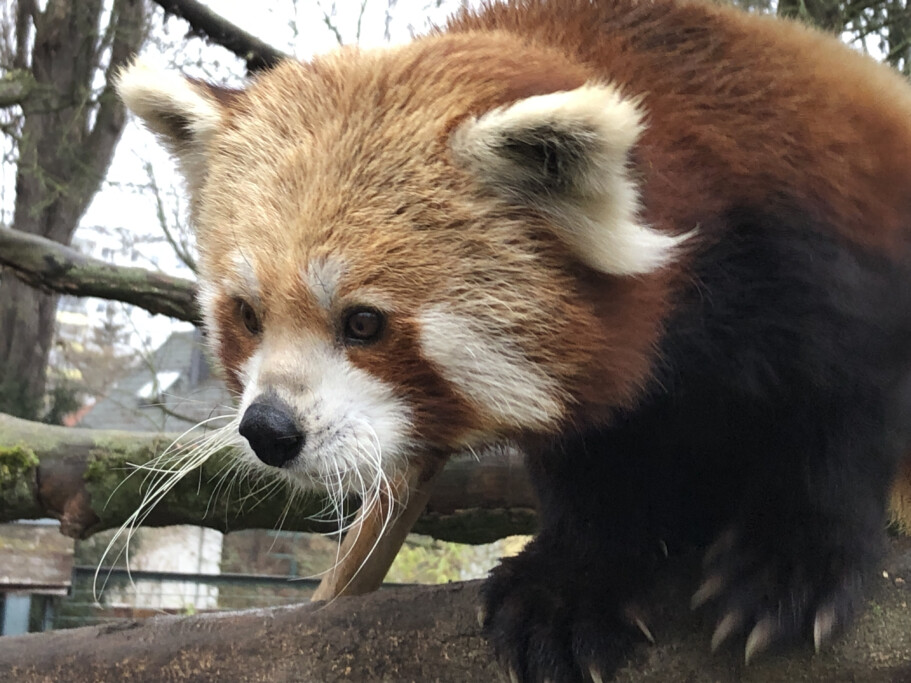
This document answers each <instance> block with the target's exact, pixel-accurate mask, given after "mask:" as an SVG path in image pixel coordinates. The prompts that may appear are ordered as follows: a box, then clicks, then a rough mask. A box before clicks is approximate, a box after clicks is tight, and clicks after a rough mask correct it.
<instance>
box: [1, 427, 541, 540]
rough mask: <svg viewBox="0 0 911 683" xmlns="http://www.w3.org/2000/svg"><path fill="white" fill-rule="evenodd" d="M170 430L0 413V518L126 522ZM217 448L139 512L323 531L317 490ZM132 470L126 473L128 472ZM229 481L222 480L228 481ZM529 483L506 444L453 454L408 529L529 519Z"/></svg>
mask: <svg viewBox="0 0 911 683" xmlns="http://www.w3.org/2000/svg"><path fill="white" fill-rule="evenodd" d="M174 436H175V435H173V434H171V435H167V434H153V433H142V432H121V431H113V430H110V431H109V430H89V429H67V428H64V427H52V426H49V425H44V424H39V423H36V422H28V421H26V420H19V419H16V418H13V417H9V416H8V415H2V414H0V521H11V520H14V519H35V518H40V517H54V518H56V519H59V520H60V521H61V530H62V531H63V533H65V534H67V535H69V536H73V537H75V538H84V537H86V536H89V535H91V534H93V533H96V532H98V531H101V530H104V529H110V528H116V527H119V526H121V525H122V524H123V523H124V522H126V521H127V520H128V519H129V518H130V515H131V514H133V512H134V511H135V510H136V508H137V505H138V504H139V502H140V501H141V500H142V499H143V496H144V493H145V491H147V490H148V486H149V480H146V478H145V477H144V473H143V472H142V471H137V470H136V465H144V464H148V463H150V462H151V461H153V460H154V459H155V458H156V457H157V456H159V455H160V454H161V453H162V452H163V451H164V450H165V448H166V447H167V446H168V445H169V444H170V443H171V442H172V441H173V439H174ZM231 462H234V454H233V453H232V452H231V451H230V449H224V450H222V451H219V452H218V453H216V454H215V455H213V456H212V457H211V458H210V459H209V460H208V461H207V462H206V463H205V465H204V466H203V467H202V468H201V470H199V471H197V472H194V473H192V474H190V475H188V476H187V477H185V478H184V479H183V480H182V481H181V482H180V483H179V484H178V485H177V486H175V488H174V489H173V490H172V491H171V492H170V494H169V495H168V497H167V498H166V499H165V501H164V502H163V503H162V504H161V505H158V506H157V507H155V508H154V509H153V510H152V511H151V512H150V513H149V515H148V517H147V518H146V519H145V521H144V522H143V525H145V526H165V525H169V524H196V525H199V526H206V527H210V528H213V529H219V530H221V531H236V530H239V529H250V528H254V529H272V528H275V527H276V526H277V525H278V524H279V522H280V523H281V527H282V528H283V529H286V530H289V531H315V532H331V531H335V530H336V529H337V527H338V525H337V523H336V522H335V521H319V520H317V519H313V516H314V515H315V514H316V513H317V512H319V511H320V510H322V509H323V504H324V502H325V501H324V499H322V498H321V497H319V496H314V497H312V498H307V499H301V498H300V497H297V498H296V499H295V500H290V499H289V492H288V491H287V490H286V489H283V488H282V487H264V484H265V482H263V481H257V480H255V479H249V478H243V477H241V476H240V475H233V474H232V475H231V476H230V478H229V479H228V480H227V481H226V480H225V479H224V478H222V475H223V474H224V472H225V470H226V467H228V466H229V465H230V463H231ZM131 473H132V476H128V475H130V474H131ZM228 482H230V484H231V485H230V486H229V485H228ZM533 505H534V503H533V500H532V494H531V490H530V487H529V484H528V481H527V478H526V475H525V471H524V468H523V467H522V464H521V457H520V456H519V455H518V454H517V453H515V452H514V451H508V450H504V451H500V452H496V453H492V454H491V455H490V456H489V457H485V458H484V459H482V461H480V462H477V461H475V460H473V459H471V458H468V457H455V458H452V459H451V460H450V461H449V463H448V465H447V467H446V469H445V470H444V472H443V473H442V474H441V475H440V476H439V477H437V480H436V482H435V484H434V487H433V493H432V494H431V496H430V502H429V504H428V506H427V510H425V512H424V514H423V515H422V516H421V517H420V519H419V520H418V522H417V523H416V524H415V526H414V530H415V531H417V532H419V533H423V534H429V535H431V536H434V537H436V538H440V539H443V540H450V541H460V542H464V543H473V542H477V543H483V542H489V541H494V540H496V539H498V538H502V537H503V536H507V535H509V534H517V533H530V532H531V531H532V530H533V529H534V522H535V514H534V511H533V510H532V509H531V508H532V507H533Z"/></svg>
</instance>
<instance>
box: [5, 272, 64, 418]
mask: <svg viewBox="0 0 911 683" xmlns="http://www.w3.org/2000/svg"><path fill="white" fill-rule="evenodd" d="M56 309H57V296H56V295H53V294H44V293H42V292H40V291H38V290H37V289H32V288H31V287H29V286H28V285H27V284H25V283H24V282H21V281H19V280H17V279H16V278H15V277H13V276H12V273H11V272H10V271H7V273H6V274H5V276H4V277H3V279H2V281H0V332H2V334H0V411H3V412H7V413H9V414H11V415H15V416H17V417H25V418H30V417H35V416H37V415H38V414H39V413H40V412H41V401H42V398H43V396H44V384H45V374H46V373H45V368H46V367H47V357H48V352H49V351H50V346H51V339H52V338H53V335H54V312H55V311H56Z"/></svg>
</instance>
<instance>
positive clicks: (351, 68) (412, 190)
mask: <svg viewBox="0 0 911 683" xmlns="http://www.w3.org/2000/svg"><path fill="white" fill-rule="evenodd" d="M504 43H506V44H510V43H519V41H518V39H517V38H515V37H513V36H508V35H498V36H490V35H480V34H477V35H475V34H467V35H453V36H431V37H429V38H426V39H423V40H420V41H417V42H415V43H413V44H411V45H407V46H404V47H401V48H395V49H392V50H389V49H385V50H376V51H363V50H358V49H344V50H341V51H339V52H337V53H334V54H331V55H328V56H326V57H323V58H319V59H317V60H315V61H313V62H312V63H307V64H302V63H297V62H285V63H283V64H281V65H279V66H278V67H277V68H275V69H273V70H271V71H269V72H266V73H264V74H262V75H261V76H260V77H259V78H258V79H257V80H256V81H254V82H253V83H252V84H251V85H250V86H249V87H248V88H247V89H246V90H245V91H244V92H243V93H242V94H241V95H240V96H238V97H237V98H235V99H234V100H232V102H231V103H230V106H229V107H228V109H227V113H226V116H225V125H224V127H223V128H222V129H221V130H220V131H219V133H218V134H217V136H216V138H215V140H214V141H213V143H212V145H211V156H210V158H209V169H208V174H207V180H206V183H205V184H204V186H203V187H202V188H201V190H200V192H198V193H197V197H196V207H195V214H196V215H195V220H196V223H197V228H198V231H199V241H200V247H201V250H202V253H203V259H204V260H206V259H208V260H214V261H218V262H221V261H223V260H224V259H226V258H227V257H228V255H229V254H234V253H236V252H237V251H238V250H240V251H241V252H250V253H249V254H247V257H248V258H250V259H251V261H253V260H255V259H256V258H257V255H260V256H266V257H267V258H265V259H260V260H264V261H268V263H262V264H258V265H257V269H258V270H259V271H260V277H261V278H262V279H263V280H264V282H263V286H264V288H266V289H268V288H269V286H270V285H269V282H268V281H269V279H270V278H271V277H275V278H281V281H283V282H287V281H288V277H289V274H290V273H291V272H292V270H293V272H295V273H297V274H298V275H297V277H298V278H300V269H301V268H302V267H306V265H307V264H309V263H311V262H319V261H321V260H323V261H325V260H327V259H328V262H331V260H332V259H333V258H334V257H336V256H338V255H341V256H342V258H343V260H344V262H345V264H346V272H345V275H346V277H345V278H343V279H344V280H348V281H355V282H358V283H360V284H361V285H364V284H368V285H369V284H370V283H371V282H372V281H374V280H376V279H377V278H378V277H380V272H379V271H382V277H381V279H383V280H384V281H386V283H387V285H390V286H395V285H394V284H393V283H392V280H395V278H390V277H388V276H389V275H390V272H391V271H392V270H393V269H394V264H396V263H397V262H400V260H401V258H407V259H408V274H407V277H408V278H409V281H408V282H402V283H401V284H402V289H403V290H407V291H409V292H413V291H414V290H415V284H416V282H415V281H416V280H417V281H420V280H421V278H422V277H424V276H425V275H426V276H428V277H429V276H431V275H433V274H436V273H438V271H439V263H440V259H441V258H445V256H446V251H447V249H452V250H453V251H454V252H459V251H461V250H463V249H464V244H465V242H464V238H465V236H466V232H465V231H467V230H474V231H477V232H478V234H479V237H480V235H482V234H483V233H484V232H485V231H486V227H485V226H483V225H475V223H477V216H476V213H477V208H476V207H472V206H469V205H468V203H467V202H466V197H469V196H470V192H469V191H468V189H467V183H468V178H467V175H465V174H461V175H460V174H459V173H454V172H453V164H452V161H451V159H450V152H449V148H448V140H449V136H450V134H451V133H452V131H453V130H454V129H455V127H456V126H457V125H458V124H459V122H461V121H462V120H465V119H466V118H467V117H470V116H472V115H476V114H478V113H481V112H484V111H488V110H490V109H492V108H494V107H497V106H501V105H503V104H508V103H510V102H512V101H515V100H518V99H522V98H525V97H529V96H532V95H535V94H543V93H547V92H552V91H556V90H566V89H570V88H575V87H578V86H579V85H581V84H583V83H584V82H585V81H586V78H587V76H588V74H586V73H584V71H583V70H582V69H581V68H580V67H578V66H573V65H569V64H568V63H567V62H566V60H565V58H563V57H561V56H560V55H559V54H556V53H554V52H552V51H551V50H549V49H544V48H537V47H534V46H529V45H523V44H517V45H516V48H515V49H514V50H510V49H507V48H505V47H504ZM520 52H521V56H520V54H519V53H520ZM511 54H514V55H516V56H515V57H510V56H509V55H511ZM429 188H430V189H432V192H433V194H432V195H429V196H428V189H429ZM379 226H381V227H382V229H381V230H379V229H377V228H378V227H379ZM403 237H407V240H405V241H407V245H408V246H407V253H402V252H403V249H405V247H404V246H403V239H402V238H403ZM483 239H484V240H488V239H494V240H497V239H500V238H499V237H497V236H496V235H486V236H485V237H484V238H483ZM424 241H427V243H428V247H429V248H428V249H427V250H426V251H425V252H424V253H425V254H426V261H423V262H422V249H421V244H422V242H424ZM431 242H432V247H431V246H430V243H431ZM507 261H508V259H507ZM337 284H338V286H340V287H343V286H344V285H343V283H342V282H339V283H337ZM401 293H404V291H403V292H392V294H396V295H398V294H401Z"/></svg>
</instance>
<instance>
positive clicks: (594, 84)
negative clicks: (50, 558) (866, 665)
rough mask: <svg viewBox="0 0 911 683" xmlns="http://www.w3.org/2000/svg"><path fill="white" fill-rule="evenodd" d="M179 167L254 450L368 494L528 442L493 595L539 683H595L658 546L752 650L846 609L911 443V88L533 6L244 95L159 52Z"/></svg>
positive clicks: (665, 3) (667, 6) (615, 4)
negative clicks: (519, 545) (510, 540)
mask: <svg viewBox="0 0 911 683" xmlns="http://www.w3.org/2000/svg"><path fill="white" fill-rule="evenodd" d="M120 92H121V94H122V96H123V99H124V100H125V102H126V103H127V105H128V106H129V107H130V108H131V109H132V110H133V111H134V112H135V113H136V114H137V115H138V116H140V117H141V118H142V119H143V120H144V121H145V122H146V124H147V125H148V126H149V127H150V128H151V129H152V130H153V131H155V132H156V133H157V134H158V135H159V136H160V137H161V139H162V140H163V141H164V143H165V144H166V145H167V146H168V147H169V148H170V149H171V150H172V152H173V153H174V155H175V156H176V158H177V159H178V162H179V164H180V165H181V168H182V170H183V172H184V174H185V175H186V179H187V183H188V188H189V192H190V196H191V218H192V221H193V223H194V224H195V226H196V231H197V236H198V243H199V249H200V289H201V304H202V307H203V309H204V311H205V318H206V324H207V327H208V329H209V335H210V338H211V340H212V343H213V345H214V349H215V351H216V352H217V354H218V355H219V356H220V358H221V361H222V363H223V365H224V368H225V371H226V373H227V376H228V379H229V381H230V383H231V384H232V386H233V387H234V388H235V389H236V390H237V391H238V392H239V394H240V396H241V400H240V406H239V413H238V420H237V422H236V424H235V428H236V429H237V430H238V433H239V435H240V436H242V437H243V439H241V441H242V443H243V444H244V452H245V457H247V458H248V459H249V460H250V461H251V462H256V461H261V462H262V463H264V464H265V465H266V466H269V467H271V468H275V469H277V470H278V471H280V472H281V474H282V475H284V476H286V477H288V478H289V479H290V480H292V481H295V482H297V483H299V484H300V485H301V486H303V487H312V486H319V487H337V488H341V489H353V490H358V491H364V490H367V489H371V490H372V489H373V488H375V487H377V486H381V485H382V483H383V481H384V480H385V478H387V477H389V476H390V475H391V474H393V473H395V472H396V471H399V470H400V469H401V468H403V467H405V466H406V465H407V464H408V463H409V462H412V461H415V460H417V459H421V458H439V457H445V455H446V454H448V453H450V452H452V451H454V450H456V449H461V448H465V447H474V446H478V445H483V444H487V443H491V442H495V441H498V440H502V439H511V440H514V441H516V442H517V443H519V444H521V446H522V447H523V448H524V450H525V451H526V452H527V460H528V467H529V471H530V473H531V477H532V479H533V482H534V484H535V487H536V490H537V494H538V496H539V500H540V508H539V509H540V520H541V521H540V532H539V534H538V535H537V537H536V538H535V540H534V541H533V542H532V543H531V544H530V545H529V547H528V548H527V549H526V550H525V551H524V552H523V553H522V554H520V555H519V556H517V557H515V558H511V559H508V560H506V561H504V562H503V563H502V564H501V566H500V567H498V568H497V569H496V570H495V571H494V572H493V573H492V575H491V577H490V579H489V580H488V582H487V584H486V589H485V592H484V596H485V597H484V599H485V608H484V613H485V615H486V616H485V633H486V634H487V636H488V638H489V639H490V641H491V642H492V644H493V647H494V649H495V651H496V653H497V655H498V656H499V657H500V658H501V660H502V662H503V663H504V665H505V666H506V667H507V668H508V669H509V670H510V671H511V672H512V673H513V674H514V675H515V676H516V677H517V678H518V679H520V680H523V681H538V680H560V681H568V680H596V681H599V680H602V677H604V676H607V675H608V674H609V673H610V672H611V671H613V670H614V669H615V668H616V667H617V666H618V665H619V664H620V663H622V662H623V661H624V658H625V657H626V656H627V654H628V652H629V650H630V648H631V646H632V645H633V644H634V643H635V642H636V641H637V640H641V639H642V638H643V636H645V637H649V638H650V637H651V635H650V632H649V629H648V626H647V619H646V617H647V597H648V589H649V586H650V583H651V581H652V576H653V569H654V559H653V558H654V555H655V551H656V549H658V547H659V545H663V546H669V547H671V548H673V547H676V546H681V545H684V544H689V543H705V544H706V547H708V551H707V554H706V562H705V577H704V581H703V583H702V584H701V586H699V587H698V589H697V590H696V593H695V595H694V599H693V601H694V604H695V605H698V606H704V607H708V608H711V609H712V610H714V612H715V614H716V615H717V622H716V623H717V626H716V629H715V631H714V634H713V637H712V646H713V647H718V646H720V645H721V644H722V643H725V642H735V641H739V642H741V643H742V646H743V647H744V651H745V655H746V659H747V660H749V659H750V658H751V657H753V656H754V655H755V654H757V653H759V652H761V651H763V650H765V649H767V648H769V647H771V646H777V645H787V644H792V643H796V642H800V641H801V640H803V639H809V640H811V641H812V642H814V643H815V645H816V647H817V648H818V647H820V646H821V645H823V644H824V643H826V642H827V641H829V640H830V639H831V638H832V637H833V635H834V634H836V633H837V632H839V631H840V630H841V629H843V628H844V627H845V625H846V624H848V623H849V621H850V618H851V615H852V614H853V613H854V612H855V611H856V609H857V608H858V605H859V601H860V599H861V596H862V590H861V588H862V586H863V582H864V578H865V577H867V576H868V575H869V573H870V571H871V569H872V568H873V566H874V564H875V562H876V560H877V558H878V553H879V550H880V545H881V539H882V531H883V526H884V521H885V514H886V506H887V502H888V496H889V490H890V486H891V485H892V482H893V481H894V480H895V478H896V476H897V472H898V469H899V467H900V465H901V462H902V456H903V454H905V453H908V452H909V450H911V448H909V447H911V443H909V442H911V434H909V428H911V423H909V419H908V418H909V416H911V87H909V86H908V84H907V83H906V82H904V81H903V80H902V79H901V78H900V77H899V76H898V75H896V74H894V73H892V72H890V71H889V70H888V69H886V68H885V67H882V66H879V65H877V64H875V63H874V62H873V61H871V60H870V59H867V58H865V57H862V56H860V55H858V54H855V53H853V52H852V51H850V50H849V49H847V48H846V47H844V46H843V45H841V44H839V43H838V42H837V41H836V40H835V39H833V38H830V37H825V36H823V35H820V34H817V33H815V32H813V31H811V30H808V29H805V28H803V27H801V26H799V25H797V24H793V23H788V22H783V21H779V20H774V19H770V18H767V17H760V16H755V15H747V14H745V13H741V12H739V11H735V10H732V9H727V8H721V7H716V6H711V5H708V4H697V3H691V2H683V1H681V2H674V1H673V0H652V1H649V2H644V1H642V0H604V1H601V2H593V1H586V0H561V1H556V0H553V1H545V0H514V1H511V2H503V3H497V4H490V5H485V6H484V7H483V8H482V9H480V10H477V11H473V10H465V11H463V12H461V13H460V14H458V15H456V16H455V17H454V18H453V19H452V20H451V21H450V22H449V24H448V27H447V28H446V29H444V30H439V31H434V32H432V33H431V34H430V35H427V36H425V37H423V38H419V39H417V40H415V41H414V42H412V43H411V44H409V45H405V46H401V47H391V48H388V49H382V50H358V49H351V48H345V49H341V50H339V51H337V52H335V53H333V54H329V55H327V56H324V57H320V58H316V59H313V60H312V61H310V62H307V63H298V62H293V61H287V62H284V63H282V64H280V65H278V66H277V67H275V68H274V69H272V70H270V71H267V72H265V73H261V74H259V75H257V76H256V77H255V78H254V79H253V80H252V81H251V82H250V83H249V85H248V86H247V87H245V88H244V89H241V90H230V89H225V88H220V87H216V86H213V85H209V84H206V83H203V82H199V81H195V80H189V79H185V78H183V77H181V76H179V75H175V74H170V73H166V72H160V71H155V70H154V69H151V68H149V67H146V66H143V65H141V64H137V65H135V66H133V67H132V68H130V69H129V70H127V71H126V72H125V73H124V74H123V75H122V77H121V80H120Z"/></svg>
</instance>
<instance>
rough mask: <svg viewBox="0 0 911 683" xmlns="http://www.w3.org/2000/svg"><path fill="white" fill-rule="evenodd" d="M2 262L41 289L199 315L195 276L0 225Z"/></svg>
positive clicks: (194, 317)
mask: <svg viewBox="0 0 911 683" xmlns="http://www.w3.org/2000/svg"><path fill="white" fill-rule="evenodd" d="M0 266H4V267H6V268H8V269H10V270H11V271H13V272H14V273H15V274H16V276H17V277H18V278H19V279H20V280H22V281H23V282H26V283H28V284H30V285H32V286H33V287H37V288H39V289H43V290H49V291H53V292H58V293H60V294H72V295H74V296H97V297H100V298H102V299H112V300H114V301H123V302H125V303H128V304H133V305H135V306H139V307H140V308H144V309H145V310H147V311H150V312H151V313H161V314H162V315H169V316H171V317H172V318H177V319H179V320H187V321H189V322H198V321H199V319H200V318H199V310H198V309H197V307H196V301H195V298H194V297H195V292H196V285H195V284H194V283H193V282H192V281H190V280H185V279H183V278H178V277H172V276H170V275H165V274H164V273H159V272H155V271H151V270H146V269H145V268H134V267H127V266H115V265H113V264H110V263H106V262H104V261H101V260H99V259H95V258H92V257H90V256H85V255H83V254H80V253H79V252H78V251H76V250H75V249H71V248H70V247H66V246H64V245H62V244H59V243H57V242H54V241H53V240H49V239H45V238H43V237H40V236H38V235H31V234H28V233H25V232H22V231H19V230H11V229H10V228H5V227H0Z"/></svg>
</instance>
